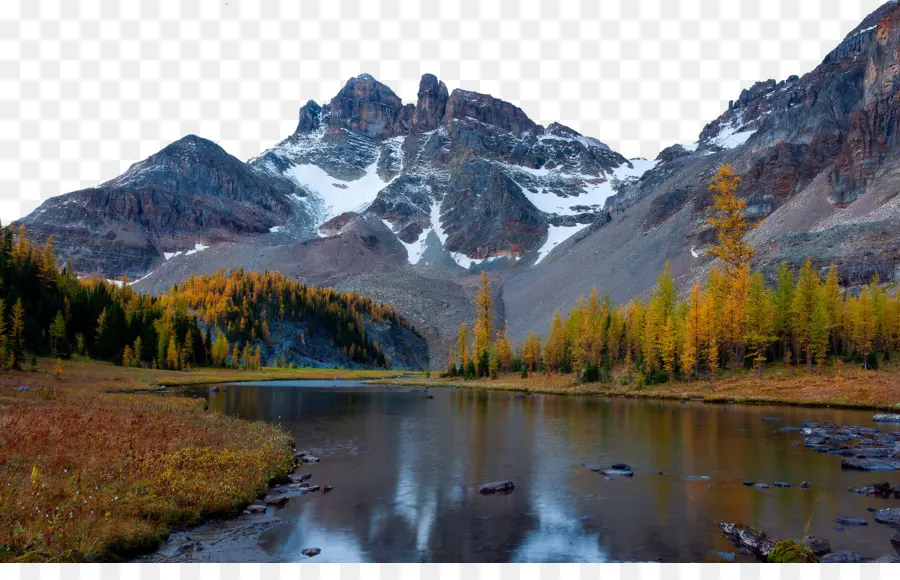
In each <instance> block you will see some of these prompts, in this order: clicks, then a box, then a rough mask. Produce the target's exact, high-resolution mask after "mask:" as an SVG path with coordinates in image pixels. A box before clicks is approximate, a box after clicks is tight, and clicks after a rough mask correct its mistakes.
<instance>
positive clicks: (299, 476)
mask: <svg viewBox="0 0 900 580" xmlns="http://www.w3.org/2000/svg"><path fill="white" fill-rule="evenodd" d="M311 477H312V473H291V474H290V475H288V479H290V480H291V481H293V482H294V483H303V482H304V481H309V479H310V478H311Z"/></svg>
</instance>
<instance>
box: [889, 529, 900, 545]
mask: <svg viewBox="0 0 900 580" xmlns="http://www.w3.org/2000/svg"><path fill="white" fill-rule="evenodd" d="M891 544H893V545H894V547H895V548H900V532H897V533H896V534H894V537H893V538H891Z"/></svg>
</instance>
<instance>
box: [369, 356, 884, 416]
mask: <svg viewBox="0 0 900 580" xmlns="http://www.w3.org/2000/svg"><path fill="white" fill-rule="evenodd" d="M377 382H379V383H393V384H403V385H415V386H425V385H431V386H457V387H466V388H481V389H497V390H510V391H526V392H534V393H547V394H565V395H605V396H626V397H635V398H656V399H687V398H702V399H704V400H706V401H710V402H735V403H777V404H789V405H808V406H834V407H848V408H863V409H891V410H898V409H900V365H896V364H895V365H891V366H889V367H887V368H885V369H882V370H875V371H873V370H863V369H862V368H860V367H856V366H847V365H844V366H843V367H842V368H838V367H836V366H827V367H825V368H824V369H816V370H814V371H813V372H812V373H809V372H807V371H806V368H805V367H791V366H786V365H776V366H773V367H771V368H768V369H766V371H765V374H764V377H763V379H762V380H760V379H758V378H757V376H756V374H755V373H752V372H748V371H744V370H739V371H736V372H734V373H730V372H726V373H724V374H723V376H721V377H718V378H716V380H714V381H708V380H696V381H689V382H681V381H678V382H673V383H666V384H660V385H650V386H645V387H643V388H637V387H636V386H635V384H634V382H633V381H632V382H628V381H627V380H626V376H625V373H624V371H622V370H619V371H617V372H616V373H615V375H614V380H613V382H612V383H611V384H601V383H590V384H581V385H579V384H576V382H575V378H574V375H571V374H569V375H545V374H540V373H533V374H531V375H529V376H528V378H525V379H523V378H521V377H520V376H518V375H512V374H510V375H504V376H500V377H498V378H497V379H479V380H472V381H466V380H461V379H448V378H441V377H438V376H437V375H434V376H432V377H431V378H427V379H426V378H425V377H419V378H416V379H393V380H379V381H377Z"/></svg>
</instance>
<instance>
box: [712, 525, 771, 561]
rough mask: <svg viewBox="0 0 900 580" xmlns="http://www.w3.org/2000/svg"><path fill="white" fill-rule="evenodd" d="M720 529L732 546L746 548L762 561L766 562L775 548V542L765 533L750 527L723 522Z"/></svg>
mask: <svg viewBox="0 0 900 580" xmlns="http://www.w3.org/2000/svg"><path fill="white" fill-rule="evenodd" d="M719 527H720V528H721V529H722V531H723V532H724V533H725V537H727V538H728V539H729V540H730V541H731V543H732V544H734V545H735V546H737V547H739V548H744V549H745V550H747V551H748V552H750V553H751V554H753V555H754V556H756V557H757V558H759V559H760V560H766V559H767V558H768V556H769V552H771V551H772V549H773V548H774V547H775V541H774V540H772V539H771V538H769V536H767V535H766V534H765V532H761V531H759V530H757V529H754V528H751V527H750V526H743V525H740V524H735V523H731V522H722V523H720V524H719Z"/></svg>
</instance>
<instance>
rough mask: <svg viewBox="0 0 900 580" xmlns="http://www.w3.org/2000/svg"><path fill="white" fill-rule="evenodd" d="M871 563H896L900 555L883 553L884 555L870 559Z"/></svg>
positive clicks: (898, 561)
mask: <svg viewBox="0 0 900 580" xmlns="http://www.w3.org/2000/svg"><path fill="white" fill-rule="evenodd" d="M872 563H873V564H898V563H900V556H898V555H897V554H885V555H884V556H881V557H878V558H875V559H874V560H872Z"/></svg>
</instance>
